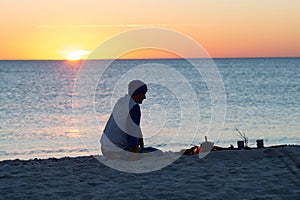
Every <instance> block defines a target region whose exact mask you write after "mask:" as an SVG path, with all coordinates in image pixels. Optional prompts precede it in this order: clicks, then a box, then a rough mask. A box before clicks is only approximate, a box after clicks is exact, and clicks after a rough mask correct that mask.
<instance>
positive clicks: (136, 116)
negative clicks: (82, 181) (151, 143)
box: [100, 80, 156, 159]
mask: <svg viewBox="0 0 300 200" xmlns="http://www.w3.org/2000/svg"><path fill="white" fill-rule="evenodd" d="M147 91H148V88H147V85H146V84H145V83H144V82H143V81H140V80H133V81H131V82H130V83H129V84H128V94H126V95H125V96H124V97H122V98H120V99H119V100H118V102H117V103H116V104H115V106H114V108H113V111H112V114H111V115H110V117H109V120H108V122H107V124H106V126H105V129H104V131H103V134H102V137H101V139H100V143H101V151H102V153H103V155H104V156H105V157H107V158H111V159H118V158H122V157H123V158H124V155H126V154H127V155H128V152H132V153H143V152H151V151H155V150H156V149H154V148H151V147H149V148H144V140H143V134H142V131H141V128H140V120H141V109H140V106H139V104H142V103H143V100H144V99H146V93H147Z"/></svg>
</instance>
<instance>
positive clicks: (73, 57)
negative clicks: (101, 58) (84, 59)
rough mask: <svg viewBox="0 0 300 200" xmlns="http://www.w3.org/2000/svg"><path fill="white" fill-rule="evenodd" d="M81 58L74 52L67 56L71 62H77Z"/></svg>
mask: <svg viewBox="0 0 300 200" xmlns="http://www.w3.org/2000/svg"><path fill="white" fill-rule="evenodd" d="M80 58H81V56H80V55H79V54H76V53H73V52H71V53H69V54H68V55H67V60H69V61H77V60H80Z"/></svg>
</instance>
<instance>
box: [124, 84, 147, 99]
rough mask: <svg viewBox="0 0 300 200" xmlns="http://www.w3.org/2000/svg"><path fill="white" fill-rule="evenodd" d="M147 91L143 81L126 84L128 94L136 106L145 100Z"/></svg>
mask: <svg viewBox="0 0 300 200" xmlns="http://www.w3.org/2000/svg"><path fill="white" fill-rule="evenodd" d="M147 91H148V87H147V85H146V83H144V82H143V81H140V80H133V81H130V83H129V84H128V94H129V95H130V96H131V97H132V98H133V100H134V101H135V102H136V103H138V104H141V103H142V102H143V100H144V99H146V93H147Z"/></svg>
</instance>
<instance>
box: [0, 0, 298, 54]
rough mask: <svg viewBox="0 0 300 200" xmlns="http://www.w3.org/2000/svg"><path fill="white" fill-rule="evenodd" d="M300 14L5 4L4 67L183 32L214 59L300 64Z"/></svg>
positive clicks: (233, 8)
mask: <svg viewBox="0 0 300 200" xmlns="http://www.w3.org/2000/svg"><path fill="white" fill-rule="evenodd" d="M299 8H300V1H299V0H288V1H286V0H209V1H208V0H188V1H186V0H151V1H149V0H124V1H122V0H0V25H1V31H0V44H1V45H0V60H23V59H25V60H26V59H30V60H35V59H42V60H52V59H55V60H56V59H77V58H79V57H80V58H84V57H87V56H88V54H89V53H90V52H92V51H93V50H94V49H95V48H97V46H98V45H100V44H101V43H102V42H104V41H106V40H108V39H109V38H111V37H112V36H114V35H116V34H119V33H121V32H124V31H128V30H132V29H136V28H143V27H160V28H168V29H172V30H175V31H178V32H180V33H182V34H184V35H186V36H188V37H190V38H192V39H194V40H195V41H197V42H198V43H199V44H200V45H201V46H202V47H203V48H205V49H206V51H207V52H208V53H209V55H210V56H211V57H215V58H219V57H220V58H226V57H300V20H299V19H300V12H299ZM174 42H176V41H174ZM116 48H118V47H116ZM190 53H191V57H192V56H193V55H194V52H190ZM172 56H174V55H172V54H170V53H167V52H162V51H155V50H154V51H141V52H136V53H131V54H128V55H127V57H128V58H148V57H149V58H161V57H162V58H163V57H172ZM124 57H126V56H124Z"/></svg>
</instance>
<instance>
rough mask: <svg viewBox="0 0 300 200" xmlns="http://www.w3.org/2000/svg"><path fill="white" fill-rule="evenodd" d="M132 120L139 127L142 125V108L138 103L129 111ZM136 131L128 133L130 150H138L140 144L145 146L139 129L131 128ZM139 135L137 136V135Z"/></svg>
mask: <svg viewBox="0 0 300 200" xmlns="http://www.w3.org/2000/svg"><path fill="white" fill-rule="evenodd" d="M129 114H130V117H131V120H132V121H133V122H134V123H135V124H136V125H137V126H138V127H139V126H140V120H141V110H140V106H139V105H138V104H136V105H134V106H133V107H132V109H131V110H130V111H129ZM131 130H132V131H134V133H129V134H128V139H127V141H128V148H127V150H128V151H130V152H135V153H136V152H138V150H139V148H138V147H139V146H140V147H142V148H143V147H144V142H143V140H141V139H140V138H139V136H140V135H141V133H139V132H137V131H138V129H131ZM135 136H137V137H135Z"/></svg>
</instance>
